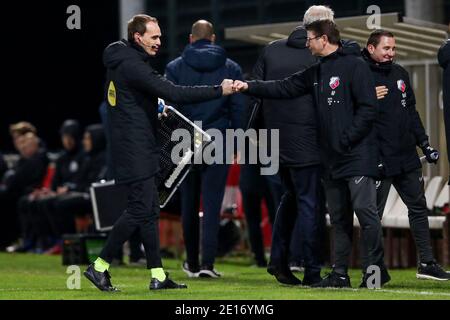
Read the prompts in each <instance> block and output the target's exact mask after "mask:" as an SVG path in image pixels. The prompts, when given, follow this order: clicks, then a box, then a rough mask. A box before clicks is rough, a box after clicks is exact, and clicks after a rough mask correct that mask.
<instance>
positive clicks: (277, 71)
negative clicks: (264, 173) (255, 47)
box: [253, 27, 320, 167]
mask: <svg viewBox="0 0 450 320" xmlns="http://www.w3.org/2000/svg"><path fill="white" fill-rule="evenodd" d="M316 62H317V58H315V57H314V56H313V55H312V54H311V52H310V51H309V49H308V48H307V47H306V30H305V29H304V28H302V27H299V28H297V29H295V30H294V31H293V32H292V33H291V34H290V35H289V38H288V39H283V40H278V41H274V42H272V43H270V44H269V45H268V46H267V47H265V48H264V49H263V51H262V53H261V55H260V56H259V59H258V61H257V62H256V64H255V66H254V68H253V77H254V78H255V79H259V80H278V79H284V78H286V77H288V76H290V75H291V74H293V73H295V72H297V71H303V70H305V69H306V68H307V67H309V66H311V65H313V64H314V63H316ZM262 121H263V123H264V127H265V128H267V129H278V130H279V134H280V140H279V146H280V151H279V152H280V164H281V165H284V166H291V167H304V166H310V165H316V164H319V163H320V154H319V141H318V133H317V123H316V122H317V120H316V115H315V111H314V103H313V97H312V95H311V94H307V95H304V96H302V97H299V98H295V99H291V100H276V99H264V100H263V101H262Z"/></svg>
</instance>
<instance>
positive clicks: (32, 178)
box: [0, 131, 48, 248]
mask: <svg viewBox="0 0 450 320" xmlns="http://www.w3.org/2000/svg"><path fill="white" fill-rule="evenodd" d="M13 132H14V134H13V133H12V136H13V139H14V145H15V146H16V148H17V150H18V151H19V154H20V159H19V161H18V162H17V163H16V164H15V165H14V167H13V168H12V169H11V170H8V171H7V172H6V173H5V174H4V176H3V179H2V184H1V186H0V204H1V206H2V208H3V210H2V215H1V219H2V223H1V224H0V248H5V247H6V246H7V245H8V244H11V243H12V242H14V241H15V240H17V239H18V237H19V223H18V217H17V212H16V206H17V201H18V199H19V198H20V197H22V196H23V195H26V194H29V193H31V192H32V191H33V190H34V189H35V188H37V187H39V186H40V184H41V182H42V179H43V178H44V176H45V173H46V171H47V165H48V159H47V155H46V151H45V150H44V149H43V148H41V147H40V145H41V142H40V139H39V138H38V137H37V136H36V134H35V133H33V132H30V131H29V132H27V133H25V134H20V133H18V132H16V131H13Z"/></svg>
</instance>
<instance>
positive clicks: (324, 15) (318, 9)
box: [303, 6, 334, 26]
mask: <svg viewBox="0 0 450 320" xmlns="http://www.w3.org/2000/svg"><path fill="white" fill-rule="evenodd" d="M319 20H330V21H333V22H334V11H333V10H331V8H330V7H327V6H311V7H309V8H308V10H306V12H305V15H304V16H303V25H305V26H306V25H308V24H311V23H313V22H314V21H319Z"/></svg>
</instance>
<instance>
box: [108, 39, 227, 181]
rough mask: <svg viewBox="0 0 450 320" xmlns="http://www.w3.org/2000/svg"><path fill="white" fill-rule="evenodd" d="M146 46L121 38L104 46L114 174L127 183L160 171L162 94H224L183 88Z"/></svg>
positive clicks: (195, 97)
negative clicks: (154, 60)
mask: <svg viewBox="0 0 450 320" xmlns="http://www.w3.org/2000/svg"><path fill="white" fill-rule="evenodd" d="M150 58H151V57H150V56H149V55H148V54H147V53H146V52H145V50H143V49H142V48H141V47H139V46H137V45H135V44H131V43H129V42H128V41H126V40H121V41H118V42H115V43H112V44H110V45H109V46H108V47H107V48H106V49H105V51H104V54H103V62H104V65H105V66H106V68H107V69H108V70H107V81H106V101H108V112H107V117H108V133H109V136H110V138H111V147H110V148H109V151H110V159H111V168H110V169H111V174H112V176H113V178H114V179H115V180H116V182H119V183H127V182H132V181H136V180H140V179H146V178H149V177H152V176H154V175H155V174H156V173H157V171H158V163H159V146H158V143H157V142H158V139H157V128H158V125H159V122H158V97H159V98H162V99H167V100H170V101H173V102H175V103H188V102H191V103H192V102H199V101H205V100H210V99H214V98H219V97H221V96H222V88H221V87H220V86H197V87H184V86H177V85H174V84H173V83H172V82H170V81H169V80H167V79H166V78H164V77H163V76H161V75H160V74H158V72H157V71H155V70H154V69H153V68H152V67H151V66H150V64H149V60H150Z"/></svg>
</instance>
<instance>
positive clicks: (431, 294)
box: [375, 289, 450, 297]
mask: <svg viewBox="0 0 450 320" xmlns="http://www.w3.org/2000/svg"><path fill="white" fill-rule="evenodd" d="M375 291H379V292H388V293H401V294H405V293H406V294H418V295H424V296H446V297H450V293H446V292H432V291H402V290H389V289H378V290H375Z"/></svg>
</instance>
